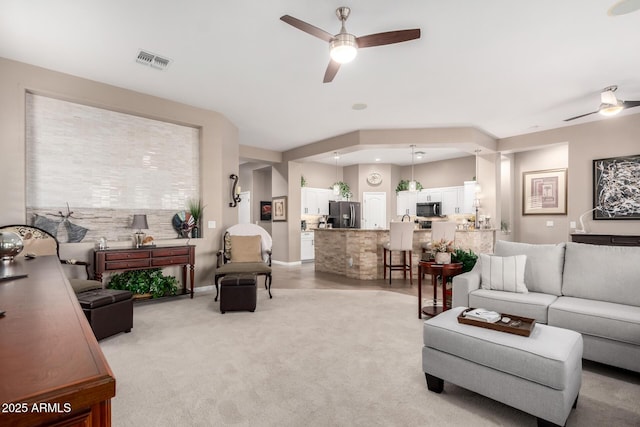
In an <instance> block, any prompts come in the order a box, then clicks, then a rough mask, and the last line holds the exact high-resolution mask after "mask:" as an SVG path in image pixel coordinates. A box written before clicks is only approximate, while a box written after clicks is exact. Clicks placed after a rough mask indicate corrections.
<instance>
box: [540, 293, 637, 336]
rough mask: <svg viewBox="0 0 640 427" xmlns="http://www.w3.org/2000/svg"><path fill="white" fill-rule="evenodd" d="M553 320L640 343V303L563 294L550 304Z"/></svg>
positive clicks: (580, 330) (587, 332) (602, 334)
mask: <svg viewBox="0 0 640 427" xmlns="http://www.w3.org/2000/svg"><path fill="white" fill-rule="evenodd" d="M549 324H550V325H553V326H558V327H560V328H566V329H572V330H574V331H577V332H580V333H582V334H585V335H591V336H595V337H600V338H607V339H612V340H616V341H621V342H625V343H628V344H635V345H640V307H634V306H631V305H625V304H615V303H611V302H604V301H594V300H589V299H582V298H571V297H560V298H558V299H557V300H556V301H555V302H554V303H553V304H551V306H550V307H549Z"/></svg>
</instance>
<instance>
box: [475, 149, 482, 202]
mask: <svg viewBox="0 0 640 427" xmlns="http://www.w3.org/2000/svg"><path fill="white" fill-rule="evenodd" d="M480 151H482V150H480V149H476V151H475V153H476V195H477V194H478V193H480V191H482V188H481V187H480V179H479V177H478V154H480ZM476 197H477V196H476Z"/></svg>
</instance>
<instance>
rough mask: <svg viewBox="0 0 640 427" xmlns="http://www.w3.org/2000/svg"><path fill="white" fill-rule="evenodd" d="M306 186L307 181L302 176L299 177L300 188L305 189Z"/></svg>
mask: <svg viewBox="0 0 640 427" xmlns="http://www.w3.org/2000/svg"><path fill="white" fill-rule="evenodd" d="M306 186H307V180H306V179H304V175H300V187H306Z"/></svg>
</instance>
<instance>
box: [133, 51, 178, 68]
mask: <svg viewBox="0 0 640 427" xmlns="http://www.w3.org/2000/svg"><path fill="white" fill-rule="evenodd" d="M136 62H138V63H139V64H143V65H148V66H150V67H151V68H155V69H156V70H166V69H167V67H169V64H171V60H170V59H167V58H163V57H161V56H159V55H156V54H155V53H151V52H148V51H144V50H141V51H139V52H138V57H137V58H136Z"/></svg>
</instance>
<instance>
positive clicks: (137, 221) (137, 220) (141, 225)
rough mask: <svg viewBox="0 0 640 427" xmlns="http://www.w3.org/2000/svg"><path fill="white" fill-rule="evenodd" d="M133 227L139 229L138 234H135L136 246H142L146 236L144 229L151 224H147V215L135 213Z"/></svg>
mask: <svg viewBox="0 0 640 427" xmlns="http://www.w3.org/2000/svg"><path fill="white" fill-rule="evenodd" d="M131 228H137V229H138V231H136V234H135V242H136V248H139V247H141V246H142V241H143V240H144V238H145V234H144V233H143V232H142V230H143V229H144V230H147V229H149V225H147V215H145V214H134V215H133V221H132V222H131Z"/></svg>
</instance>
